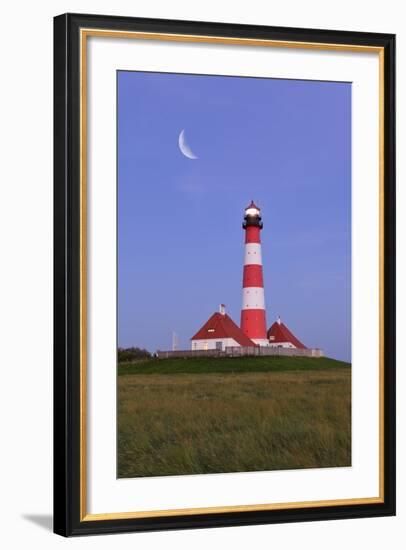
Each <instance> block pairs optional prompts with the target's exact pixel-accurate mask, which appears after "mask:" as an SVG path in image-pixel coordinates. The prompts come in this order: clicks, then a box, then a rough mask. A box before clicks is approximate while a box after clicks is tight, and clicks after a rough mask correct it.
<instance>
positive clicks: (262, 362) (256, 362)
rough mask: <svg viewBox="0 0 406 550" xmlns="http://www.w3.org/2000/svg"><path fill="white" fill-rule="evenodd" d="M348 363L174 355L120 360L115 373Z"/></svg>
mask: <svg viewBox="0 0 406 550" xmlns="http://www.w3.org/2000/svg"><path fill="white" fill-rule="evenodd" d="M350 366H351V365H350V364H349V363H344V362H343V361H336V360H335V359H329V358H328V357H278V356H268V357H185V358H183V357H180V358H179V357H174V358H169V359H144V360H139V361H137V362H134V363H121V364H119V366H118V375H119V376H122V375H126V374H204V373H228V372H230V373H233V372H234V373H238V372H241V373H242V372H280V371H285V370H288V371H289V370H304V371H308V370H325V369H326V368H337V367H347V368H349V367H350Z"/></svg>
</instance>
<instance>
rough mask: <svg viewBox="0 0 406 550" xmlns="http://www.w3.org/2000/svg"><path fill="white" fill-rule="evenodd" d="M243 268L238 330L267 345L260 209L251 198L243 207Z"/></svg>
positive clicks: (260, 343) (256, 341) (256, 342)
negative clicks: (247, 204) (239, 326)
mask: <svg viewBox="0 0 406 550" xmlns="http://www.w3.org/2000/svg"><path fill="white" fill-rule="evenodd" d="M242 227H243V229H244V230H245V250H244V272H243V285H242V286H243V289H242V308H241V330H242V332H243V333H244V334H245V335H246V336H247V337H248V338H250V339H251V340H252V341H253V342H254V343H255V344H257V345H259V346H268V345H269V340H268V338H267V334H266V317H265V296H264V280H263V275H262V254H261V235H260V232H261V229H262V221H261V210H260V209H259V208H258V206H256V205H255V203H254V201H251V204H250V205H249V206H247V208H246V209H245V211H244V221H243V224H242Z"/></svg>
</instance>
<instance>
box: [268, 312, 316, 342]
mask: <svg viewBox="0 0 406 550" xmlns="http://www.w3.org/2000/svg"><path fill="white" fill-rule="evenodd" d="M267 337H268V339H269V345H270V346H272V347H274V348H298V349H307V348H306V346H305V345H304V344H302V342H300V340H298V339H297V338H296V336H295V335H294V334H292V333H291V332H290V330H289V329H288V327H287V326H286V325H284V324H283V323H282V321H281V318H280V317H278V320H277V321H275V323H274V324H273V325H272V326H271V328H270V329H269V330H268V332H267Z"/></svg>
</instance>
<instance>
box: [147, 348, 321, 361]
mask: <svg viewBox="0 0 406 550" xmlns="http://www.w3.org/2000/svg"><path fill="white" fill-rule="evenodd" d="M271 355H276V356H287V357H323V356H324V353H323V350H321V349H319V348H306V349H299V348H275V347H271V346H269V347H267V346H255V347H254V346H250V347H243V346H233V347H227V348H226V349H225V351H221V350H217V349H209V350H190V349H188V350H176V351H157V356H158V358H159V359H168V358H169V357H247V356H251V357H252V356H271Z"/></svg>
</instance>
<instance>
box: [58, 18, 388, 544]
mask: <svg viewBox="0 0 406 550" xmlns="http://www.w3.org/2000/svg"><path fill="white" fill-rule="evenodd" d="M93 38H101V39H106V40H107V39H108V40H110V41H122V42H124V41H126V42H128V43H129V44H130V43H133V42H138V41H139V42H142V43H143V44H145V43H148V44H150V43H153V44H162V43H165V44H166V43H169V44H171V43H172V44H173V43H174V44H176V47H177V48H178V49H179V50H181V49H182V46H185V45H190V46H194V45H200V46H202V45H203V46H205V45H206V46H207V45H213V44H214V45H216V47H218V48H222V47H223V48H231V47H232V48H235V49H236V51H237V52H238V51H239V50H238V48H240V50H241V49H242V48H251V49H252V51H254V53H255V52H257V51H259V50H261V56H266V55H267V52H270V51H274V52H276V53H275V55H279V52H286V51H298V52H320V53H321V54H322V55H323V58H324V59H325V60H326V63H327V64H328V63H329V56H330V57H334V56H337V55H340V54H341V53H346V54H348V55H350V56H351V55H352V56H354V58H355V57H356V58H357V59H358V58H359V59H361V58H362V57H363V56H370V57H368V59H369V58H370V59H371V60H372V58H373V57H374V56H376V60H375V61H376V66H377V67H378V69H377V71H378V74H377V75H376V78H377V80H376V82H377V83H378V88H379V90H378V97H379V105H377V106H376V108H377V112H378V117H379V122H378V124H377V128H378V132H377V134H379V135H376V136H374V138H375V141H376V144H377V145H378V146H377V148H376V159H377V160H376V165H377V167H378V168H377V173H378V177H377V185H376V187H373V189H376V190H377V192H376V201H377V202H376V204H378V206H379V228H378V230H377V232H376V236H377V238H376V239H375V238H371V240H370V241H369V242H368V244H367V245H366V246H369V247H371V248H373V249H374V250H375V252H376V254H377V256H376V257H377V258H379V266H377V268H379V269H378V271H379V273H378V271H377V277H378V279H379V285H378V286H379V289H378V292H377V293H376V295H374V297H373V299H374V300H376V301H377V303H378V304H379V313H378V317H379V322H378V325H379V329H378V331H377V333H376V334H369V338H371V339H376V341H377V344H376V346H375V348H374V350H376V361H377V380H376V383H377V386H376V387H378V389H379V395H377V409H376V410H377V413H378V414H377V415H376V416H374V417H373V418H374V420H371V425H373V426H374V429H375V428H376V433H377V445H376V451H377V452H376V456H375V457H374V461H376V463H377V464H378V469H379V472H378V471H377V476H378V477H379V481H378V484H379V491H378V494H375V495H372V496H371V495H370V494H363V493H360V494H357V495H356V496H352V497H350V498H331V499H309V500H307V499H305V500H298V499H297V498H294V499H293V500H289V501H284V502H280V501H279V502H265V503H264V502H253V503H249V504H247V503H245V502H244V498H243V494H242V490H241V499H240V500H238V501H237V502H235V503H234V504H232V505H231V504H226V505H223V506H221V505H213V506H207V505H202V506H197V507H188V506H185V507H181V508H176V507H175V508H173V509H169V510H168V509H164V508H162V506H160V505H159V504H158V505H157V506H156V508H154V509H149V510H148V509H143V508H141V509H134V510H133V511H128V510H122V509H117V508H114V502H116V501H114V502H113V499H112V502H111V507H109V508H108V509H106V510H105V511H103V512H96V513H93V512H91V511H89V494H88V480H89V478H91V476H92V475H93V472H92V466H91V463H90V461H89V446H90V438H88V432H89V426H90V424H89V422H90V420H89V418H90V415H88V412H89V410H90V405H91V401H92V400H96V401H97V396H95V393H94V392H95V390H94V389H93V388H92V384H93V383H94V378H93V377H89V376H88V372H87V362H88V355H89V350H90V347H91V346H93V347H94V346H97V345H98V342H96V341H95V339H94V338H92V339H90V338H89V335H88V330H89V327H88V312H89V311H90V307H89V303H90V302H89V300H94V296H93V295H92V289H91V283H92V281H91V280H90V279H89V272H88V269H87V267H88V265H89V247H88V246H87V244H88V231H87V223H88V219H89V212H92V209H93V205H92V197H91V195H89V193H88V187H87V185H88V179H89V171H88V167H89V162H90V154H89V148H88V142H89V136H88V134H87V131H88V128H89V120H90V119H91V117H94V116H95V111H94V109H93V105H92V104H91V101H92V98H93V99H94V97H95V96H91V95H89V94H90V92H89V89H90V87H89V80H88V77H89V74H90V71H91V70H93V67H94V66H96V64H97V63H100V60H95V59H93V58H92V64H91V63H89V57H88V56H89V43H90V40H91V39H93ZM108 40H107V42H106V45H105V47H106V48H109V47H110V46H109V43H108ZM105 51H107V50H104V52H105ZM241 51H242V50H241ZM104 55H105V53H104ZM253 55H254V54H253ZM209 57H210V56H208V58H209ZM105 59H106V63H107V57H105ZM134 59H137V60H138V58H136V57H134ZM235 59H236V63H237V65H238V59H239V57H238V55H237V56H236V58H235ZM374 59H375V58H374ZM164 61H165V60H164ZM311 62H312V63H313V64H314V65H315V66H317V64H318V63H319V62H320V59H319V58H316V57H315V58H314V59H313V61H311ZM371 63H372V61H371ZM113 64H114V62H113ZM120 68H122V67H121V66H119V67H117V69H120ZM155 70H157V69H155ZM170 70H171V69H170V67H169V66H168V71H170ZM371 70H372V69H371ZM330 74H331V75H333V69H331V72H330ZM299 78H300V77H299ZM374 78H375V77H374ZM337 80H340V76H339V75H337ZM114 86H115V83H114ZM114 89H115V88H114ZM91 91H92V92H91V93H92V94H97V93H98V90H97V87H96V86H95V83H94V82H92V88H91ZM362 99H363V98H361V100H362ZM114 108H115V107H114ZM107 116H108V115H107V114H106V117H107ZM109 124H110V127H112V128H113V133H114V130H115V121H114V120H113V121H111V123H109ZM111 124H112V126H111ZM113 137H114V140H115V139H116V136H115V135H114V136H113ZM113 153H114V154H115V150H114V152H113ZM92 162H93V160H92ZM356 162H357V163H358V162H359V163H360V164H361V163H362V162H364V160H362V161H361V160H359V161H358V160H357V159H356ZM111 185H112V186H113V188H114V193H115V185H116V182H115V181H112V182H111ZM372 193H375V191H371V194H372ZM368 205H369V203H368V201H366V203H365V209H366V210H367V209H368V207H369V206H368ZM113 240H114V239H113ZM93 269H94V268H93V267H92V270H93ZM98 276H99V277H100V278H103V277H104V275H103V273H99V274H98ZM378 279H377V280H378ZM371 299H372V297H371ZM368 314H369V312H368V311H366V312H365V315H368ZM362 320H363V319H362V318H359V319H358V321H359V322H362ZM114 322H115V320H114ZM374 353H375V352H374ZM106 361H107V360H106ZM354 368H355V367H354ZM366 391H368V390H366ZM99 397H100V396H99ZM353 406H354V407H357V403H354V404H353ZM109 414H111V415H114V414H115V411H114V409H111V410H110V411H109ZM157 480H158V481H156V483H155V485H154V486H155V487H156V488H157V487H158V489H155V490H156V491H158V492H157V495H158V496H157V499H158V500H157V502H158V503H159V483H160V482H159V478H157ZM237 485H238V483H237ZM395 487H396V480H395V36H394V35H391V34H378V33H363V32H350V31H333V30H314V29H297V28H281V27H266V26H253V25H234V24H224V23H205V22H192V21H175V20H173V21H172V20H163V19H162V20H161V19H142V18H133V17H116V16H114V17H113V16H102V15H83V14H64V15H59V16H57V17H55V19H54V532H55V533H57V534H59V535H63V536H76V535H91V534H103V533H106V534H107V533H120V532H133V531H154V530H167V529H191V528H206V527H220V526H236V525H254V524H271V523H282V522H295V521H314V520H329V519H344V518H362V517H379V516H390V515H394V514H395ZM237 492H238V487H237Z"/></svg>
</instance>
